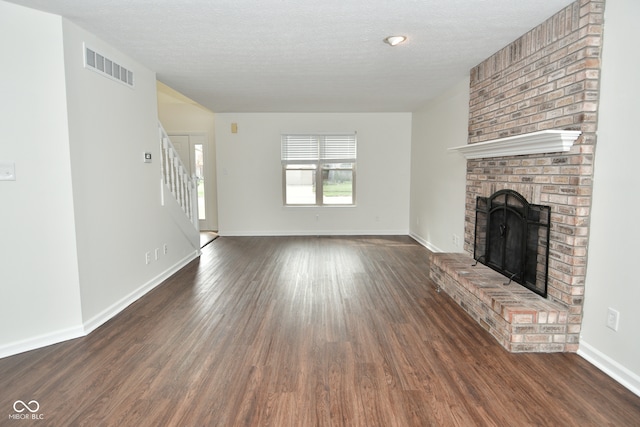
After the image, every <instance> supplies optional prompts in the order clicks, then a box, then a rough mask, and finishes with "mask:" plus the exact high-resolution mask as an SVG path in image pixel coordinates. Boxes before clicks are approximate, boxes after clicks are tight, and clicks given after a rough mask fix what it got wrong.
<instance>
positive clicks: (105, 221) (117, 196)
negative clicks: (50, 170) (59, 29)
mask: <svg viewBox="0 0 640 427" xmlns="http://www.w3.org/2000/svg"><path fill="white" fill-rule="evenodd" d="M63 31H64V50H65V64H66V78H67V99H68V114H69V135H70V146H71V166H72V177H73V194H74V202H75V217H76V234H77V245H78V262H79V270H80V287H81V297H82V314H83V320H84V323H85V327H86V328H87V329H89V330H91V329H93V328H94V327H96V326H99V325H100V324H101V323H103V322H104V321H106V320H108V319H109V318H110V317H111V316H112V315H113V314H115V313H117V312H118V311H120V310H121V309H122V308H124V307H125V306H126V305H128V304H129V303H130V302H132V301H133V300H135V299H137V297H139V296H140V295H142V294H143V293H145V292H146V291H148V290H149V289H150V288H152V287H153V286H155V285H156V284H157V283H158V282H159V281H160V280H161V279H162V278H163V277H166V275H167V274H168V273H169V272H172V271H174V270H175V269H176V268H177V267H179V266H181V265H182V264H183V262H184V260H186V259H191V258H193V257H194V256H195V255H196V254H197V252H198V250H199V236H198V232H197V231H196V230H195V228H193V230H192V232H191V233H190V234H188V235H185V234H183V233H182V232H181V231H180V230H181V228H180V227H176V225H175V223H174V219H173V217H172V216H171V215H170V212H169V211H168V209H166V208H163V206H161V198H160V188H161V187H160V173H161V172H160V149H159V139H158V112H157V95H156V78H155V73H153V72H152V71H150V70H148V69H146V68H145V67H143V66H142V65H140V64H139V63H137V62H136V61H134V60H133V59H131V58H129V57H127V56H125V55H123V54H122V53H121V52H118V51H117V50H115V49H113V48H112V47H111V46H109V45H108V44H107V43H105V42H103V41H102V40H100V39H98V38H96V37H95V36H93V35H92V34H91V33H88V32H87V31H84V30H83V29H81V28H80V27H78V26H76V25H74V24H72V23H71V22H70V21H68V20H66V19H63ZM83 42H85V43H87V45H88V46H89V47H91V48H92V49H94V50H95V51H97V52H99V53H101V54H103V55H105V56H106V57H108V58H110V59H112V60H114V61H116V62H118V63H119V64H121V65H123V66H125V67H126V68H128V69H129V70H132V71H133V72H134V79H135V87H134V88H130V87H128V86H126V85H124V84H121V83H119V82H116V81H113V80H111V79H109V78H107V77H105V76H103V75H100V74H98V73H96V72H93V71H91V70H89V69H85V68H84V67H83ZM144 152H151V153H152V156H153V159H154V161H153V162H152V163H144V162H143V153H144ZM170 202H174V204H175V201H173V200H171V201H170ZM182 219H183V220H184V221H187V220H186V217H183V218H182ZM165 243H166V244H167V245H168V249H169V250H168V253H167V254H166V255H165V254H163V253H162V252H163V251H162V250H160V256H159V259H157V260H155V259H153V261H152V262H151V263H150V264H149V265H147V264H146V263H145V253H146V252H149V251H151V252H152V253H153V252H155V249H156V248H158V249H162V248H163V245H164V244H165ZM152 258H154V257H152Z"/></svg>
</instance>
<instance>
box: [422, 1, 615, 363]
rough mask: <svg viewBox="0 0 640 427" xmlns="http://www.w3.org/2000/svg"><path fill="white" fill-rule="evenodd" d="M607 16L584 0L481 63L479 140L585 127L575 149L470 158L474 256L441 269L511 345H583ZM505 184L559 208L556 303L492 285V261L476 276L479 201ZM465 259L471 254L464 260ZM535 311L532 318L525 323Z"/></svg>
mask: <svg viewBox="0 0 640 427" xmlns="http://www.w3.org/2000/svg"><path fill="white" fill-rule="evenodd" d="M603 14H604V0H577V1H576V2H574V3H572V4H570V5H569V6H567V7H566V8H564V9H562V10H561V11H559V12H558V13H557V14H555V15H554V16H553V17H551V18H549V19H548V20H547V21H545V22H544V23H542V24H540V25H539V26H538V27H536V28H534V29H533V30H531V31H529V32H528V33H527V34H525V35H523V36H522V37H521V38H519V39H518V40H516V41H514V42H513V43H511V44H510V45H508V46H506V47H505V48H504V49H502V50H500V51H499V52H497V53H496V54H495V55H493V56H491V57H490V58H488V59H487V60H485V61H484V62H482V63H481V64H479V65H478V66H476V67H474V68H473V69H472V70H471V83H470V101H469V140H468V143H469V144H475V143H484V142H487V141H493V140H500V139H504V138H509V137H514V136H519V135H524V134H530V133H535V132H540V131H544V130H551V129H555V130H573V131H579V132H580V137H579V138H578V139H577V140H576V141H575V143H574V144H573V146H572V147H571V148H570V149H569V151H566V152H548V153H546V152H545V153H535V154H529V153H527V154H524V155H517V154H515V155H503V156H499V157H493V158H474V159H469V160H468V161H467V176H466V182H467V186H466V189H467V190H466V191H467V200H466V208H465V209H466V212H465V238H464V250H465V251H466V254H465V255H455V256H454V255H448V257H447V256H444V255H443V256H440V255H437V256H435V257H434V260H435V262H434V272H433V274H434V276H435V277H437V279H438V280H439V281H440V282H441V283H440V286H441V287H442V289H444V290H445V291H446V292H447V293H450V294H451V295H452V296H453V298H454V299H456V300H457V301H458V302H459V303H460V304H461V305H463V307H465V309H467V311H469V313H470V314H471V315H472V316H474V318H476V320H478V322H479V323H480V324H482V325H483V326H484V327H485V328H487V330H489V331H490V332H491V333H492V334H493V335H494V336H495V337H496V338H497V339H498V340H499V341H500V342H501V343H503V345H505V347H507V348H508V349H509V350H511V351H567V352H575V351H577V350H578V344H579V337H580V330H581V325H582V308H583V295H584V284H585V275H586V267H587V248H588V237H589V216H590V214H591V193H592V175H593V162H594V153H595V144H596V131H597V111H598V99H599V87H600V46H601V40H602V22H603ZM503 189H510V190H514V191H516V192H518V193H520V194H521V195H522V196H524V197H525V198H526V199H527V200H528V202H529V203H533V204H538V205H545V206H549V207H550V208H551V221H550V237H549V263H548V271H549V276H548V277H549V278H548V287H547V292H548V293H547V297H548V301H547V302H546V303H541V302H540V297H538V296H537V295H535V294H534V293H533V292H530V291H529V290H527V289H524V288H523V289H524V291H526V292H527V293H529V294H530V296H529V295H526V296H525V295H520V291H518V292H516V293H517V294H518V297H517V298H515V296H514V295H515V293H514V292H515V291H513V290H511V289H509V290H508V291H507V292H508V293H507V294H505V293H504V292H505V289H503V288H502V285H501V282H503V281H504V279H502V278H500V279H499V280H497V282H498V284H497V285H496V284H494V285H491V286H487V285H486V283H487V277H495V275H494V272H493V271H491V270H489V269H488V268H486V267H484V266H478V267H479V268H478V267H475V268H477V269H478V271H479V272H481V273H477V272H475V273H473V275H472V273H471V270H470V268H471V267H470V263H469V260H471V255H470V254H472V253H473V244H474V231H475V207H476V199H477V197H478V196H482V197H489V196H490V195H492V194H493V193H495V192H496V191H498V190H503ZM459 256H466V257H467V259H466V260H465V261H464V262H463V263H460V262H459V261H460V258H458V257H459ZM445 261H446V262H445ZM478 274H479V276H478V277H476V275H478ZM485 274H486V275H489V276H485ZM496 274H497V273H496ZM472 276H474V277H473V280H472V279H471V278H472ZM453 281H456V282H457V283H458V285H457V287H453V286H452V285H451V283H453ZM476 281H477V282H476ZM516 286H519V285H515V284H514V285H510V287H513V289H516ZM472 296H473V298H475V299H473V298H472ZM511 297H514V299H513V300H511V299H510V298H511ZM505 298H506V300H505ZM506 301H516V302H514V303H507V302H506ZM540 304H542V305H540ZM516 307H517V310H518V311H517V313H516V311H514V310H515V308H516ZM540 307H542V308H540ZM556 312H557V313H558V315H557V317H556V315H555V314H553V313H556ZM527 313H528V314H527ZM560 313H563V314H560ZM529 315H530V317H531V318H530V320H531V322H530V323H527V322H525V323H522V320H523V319H525V318H526V316H529ZM550 319H551V320H552V322H550ZM498 327H499V328H500V329H501V330H500V331H498Z"/></svg>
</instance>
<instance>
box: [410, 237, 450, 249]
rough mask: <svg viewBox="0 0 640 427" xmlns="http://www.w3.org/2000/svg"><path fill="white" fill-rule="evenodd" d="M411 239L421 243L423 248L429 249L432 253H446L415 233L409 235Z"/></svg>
mask: <svg viewBox="0 0 640 427" xmlns="http://www.w3.org/2000/svg"><path fill="white" fill-rule="evenodd" d="M409 237H411V238H412V239H413V240H415V241H416V242H418V243H420V244H421V245H422V246H424V247H425V248H427V249H429V250H430V251H431V252H444V251H443V250H441V249H440V248H438V247H436V246H434V245H432V244H431V243H429V242H427V241H426V240H424V239H423V238H422V237H421V236H418V235H417V234H415V233H409Z"/></svg>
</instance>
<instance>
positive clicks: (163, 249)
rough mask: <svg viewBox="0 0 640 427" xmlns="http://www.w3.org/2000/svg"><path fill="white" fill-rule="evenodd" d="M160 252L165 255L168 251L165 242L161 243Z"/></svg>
mask: <svg viewBox="0 0 640 427" xmlns="http://www.w3.org/2000/svg"><path fill="white" fill-rule="evenodd" d="M162 252H163V253H164V254H165V255H166V254H167V252H169V246H168V245H167V244H166V243H165V244H164V245H162Z"/></svg>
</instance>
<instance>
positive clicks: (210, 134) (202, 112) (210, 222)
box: [157, 82, 218, 230]
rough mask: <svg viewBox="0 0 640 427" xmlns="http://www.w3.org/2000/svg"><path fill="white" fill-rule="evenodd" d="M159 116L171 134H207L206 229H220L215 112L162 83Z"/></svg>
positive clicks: (159, 91)
mask: <svg viewBox="0 0 640 427" xmlns="http://www.w3.org/2000/svg"><path fill="white" fill-rule="evenodd" d="M157 88H158V117H159V118H160V122H161V123H162V126H163V127H164V129H165V130H166V131H167V133H168V134H189V133H204V134H206V135H207V146H206V147H205V157H206V160H205V172H204V173H205V180H206V186H207V194H206V198H205V200H206V203H207V205H206V216H207V221H206V223H207V224H206V226H207V227H206V228H207V229H208V230H217V229H218V184H217V181H216V179H217V177H216V141H215V114H214V113H213V112H211V111H210V110H207V109H206V108H204V107H202V106H200V105H198V104H196V103H194V102H193V101H191V100H189V99H188V98H186V97H184V96H178V97H174V96H172V95H173V93H172V92H175V91H173V89H171V88H169V87H168V86H166V85H164V84H162V83H160V82H158V84H157Z"/></svg>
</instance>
